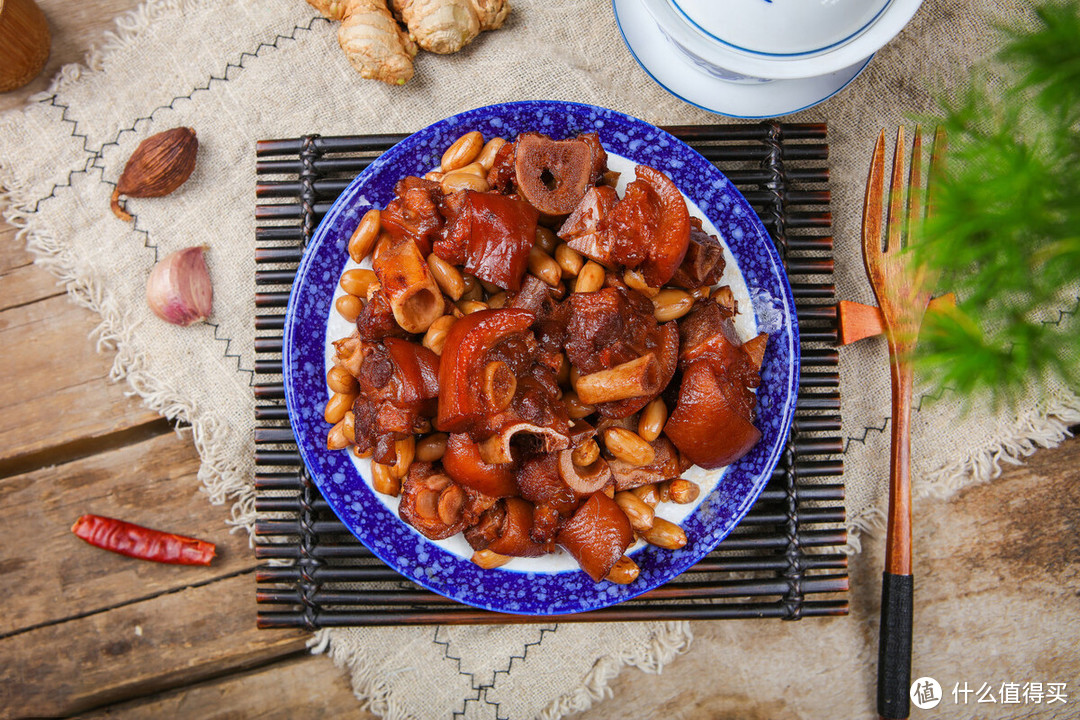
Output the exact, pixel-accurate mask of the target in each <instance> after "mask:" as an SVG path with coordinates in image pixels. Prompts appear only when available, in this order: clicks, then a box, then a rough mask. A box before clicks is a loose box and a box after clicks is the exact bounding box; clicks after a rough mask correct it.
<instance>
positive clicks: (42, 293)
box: [0, 265, 66, 312]
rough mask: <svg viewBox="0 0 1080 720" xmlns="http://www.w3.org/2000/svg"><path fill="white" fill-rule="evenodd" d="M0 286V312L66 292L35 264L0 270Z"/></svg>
mask: <svg viewBox="0 0 1080 720" xmlns="http://www.w3.org/2000/svg"><path fill="white" fill-rule="evenodd" d="M0 287H3V292H0V312H3V311H4V310H8V309H11V308H16V307H18V306H20V305H28V304H29V303H32V302H38V301H40V300H44V299H46V298H51V297H57V296H61V295H65V294H66V291H65V290H64V288H63V286H62V285H60V284H58V281H57V279H56V278H55V277H53V276H52V275H50V274H49V273H47V272H46V271H44V270H42V269H41V268H39V267H37V266H35V265H23V266H22V267H17V268H13V269H11V270H8V271H6V272H3V271H0Z"/></svg>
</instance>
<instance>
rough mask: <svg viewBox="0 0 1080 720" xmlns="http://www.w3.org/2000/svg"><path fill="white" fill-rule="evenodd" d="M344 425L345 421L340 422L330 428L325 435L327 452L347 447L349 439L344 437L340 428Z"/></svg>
mask: <svg viewBox="0 0 1080 720" xmlns="http://www.w3.org/2000/svg"><path fill="white" fill-rule="evenodd" d="M344 424H345V421H344V420H342V421H341V422H339V423H337V424H336V425H334V427H332V428H330V432H329V433H327V435H326V449H327V450H341V449H343V448H347V447H349V444H350V443H349V439H348V438H347V437H345V432H344V429H343V427H342V426H343V425H344Z"/></svg>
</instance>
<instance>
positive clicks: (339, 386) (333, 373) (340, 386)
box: [326, 365, 359, 393]
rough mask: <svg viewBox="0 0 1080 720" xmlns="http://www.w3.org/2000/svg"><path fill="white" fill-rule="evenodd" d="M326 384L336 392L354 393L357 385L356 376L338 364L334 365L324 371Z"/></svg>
mask: <svg viewBox="0 0 1080 720" xmlns="http://www.w3.org/2000/svg"><path fill="white" fill-rule="evenodd" d="M326 384H327V385H329V386H330V389H331V390H333V391H334V392H336V393H354V392H356V389H357V387H358V385H359V384H358V383H357V382H356V378H354V377H353V376H352V375H350V374H349V371H348V370H346V369H345V368H343V367H341V366H340V365H335V366H334V367H332V368H330V372H328V373H326Z"/></svg>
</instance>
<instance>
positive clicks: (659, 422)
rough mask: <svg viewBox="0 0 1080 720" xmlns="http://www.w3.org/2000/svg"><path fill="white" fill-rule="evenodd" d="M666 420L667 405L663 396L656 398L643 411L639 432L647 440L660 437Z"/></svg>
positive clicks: (639, 422)
mask: <svg viewBox="0 0 1080 720" xmlns="http://www.w3.org/2000/svg"><path fill="white" fill-rule="evenodd" d="M665 422H667V405H665V404H664V399H663V398H656V399H654V400H652V401H651V402H650V403H649V404H648V405H646V406H645V409H644V410H642V411H641V417H640V418H638V426H637V433H638V435H640V436H641V438H642V439H643V440H645V441H646V442H652V441H653V440H655V439H656V438H658V437H660V433H661V431H663V429H664V423H665Z"/></svg>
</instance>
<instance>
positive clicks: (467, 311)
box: [457, 300, 488, 315]
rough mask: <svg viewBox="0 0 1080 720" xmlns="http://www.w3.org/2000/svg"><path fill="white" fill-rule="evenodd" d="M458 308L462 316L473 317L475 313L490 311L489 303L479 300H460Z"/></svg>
mask: <svg viewBox="0 0 1080 720" xmlns="http://www.w3.org/2000/svg"><path fill="white" fill-rule="evenodd" d="M457 307H458V310H460V311H461V314H462V315H472V314H473V313H474V312H479V311H480V310H487V309H488V305H487V303H485V302H481V301H479V300H459V301H458V303H457Z"/></svg>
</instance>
